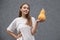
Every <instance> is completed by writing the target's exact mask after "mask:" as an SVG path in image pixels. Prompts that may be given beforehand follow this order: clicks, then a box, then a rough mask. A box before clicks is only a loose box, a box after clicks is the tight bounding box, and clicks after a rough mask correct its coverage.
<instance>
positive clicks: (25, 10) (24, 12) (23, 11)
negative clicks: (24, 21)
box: [21, 4, 30, 15]
mask: <svg viewBox="0 0 60 40" xmlns="http://www.w3.org/2000/svg"><path fill="white" fill-rule="evenodd" d="M29 11H30V10H29V6H28V5H27V4H24V5H23V6H22V8H21V12H22V13H23V14H25V15H26V14H28V13H29Z"/></svg>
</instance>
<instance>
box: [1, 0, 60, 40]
mask: <svg viewBox="0 0 60 40" xmlns="http://www.w3.org/2000/svg"><path fill="white" fill-rule="evenodd" d="M24 2H27V3H29V4H30V8H31V9H30V10H31V11H30V14H31V15H32V16H33V17H35V18H36V19H37V16H38V14H39V11H40V10H41V8H44V9H45V10H46V16H47V19H46V21H45V22H43V23H39V24H38V30H37V33H36V35H35V39H36V40H60V0H0V40H16V39H14V38H13V37H11V36H10V35H8V33H7V32H6V28H7V27H8V25H9V24H10V23H11V22H12V21H13V19H14V18H16V17H18V14H19V13H18V10H19V6H20V5H21V4H22V3H24Z"/></svg>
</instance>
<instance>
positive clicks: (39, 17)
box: [38, 8, 46, 21]
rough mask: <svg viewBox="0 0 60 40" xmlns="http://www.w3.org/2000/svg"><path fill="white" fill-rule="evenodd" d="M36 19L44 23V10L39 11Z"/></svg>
mask: <svg viewBox="0 0 60 40" xmlns="http://www.w3.org/2000/svg"><path fill="white" fill-rule="evenodd" d="M38 19H39V20H40V21H45V20H46V16H45V10H44V9H43V8H42V10H41V11H40V14H39V15H38Z"/></svg>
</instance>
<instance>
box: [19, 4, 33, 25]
mask: <svg viewBox="0 0 60 40" xmlns="http://www.w3.org/2000/svg"><path fill="white" fill-rule="evenodd" d="M25 4H27V5H28V6H29V10H30V5H29V4H28V3H23V4H22V5H21V6H20V9H21V8H22V6H23V5H25ZM29 13H30V11H29V12H28V14H26V18H27V20H28V21H27V22H26V24H27V25H30V26H32V20H31V16H30V15H29ZM21 16H22V12H21V10H19V17H21Z"/></svg>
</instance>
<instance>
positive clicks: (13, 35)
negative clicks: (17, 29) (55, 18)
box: [7, 31, 17, 39]
mask: <svg viewBox="0 0 60 40" xmlns="http://www.w3.org/2000/svg"><path fill="white" fill-rule="evenodd" d="M7 32H8V34H9V35H11V36H12V37H14V38H16V39H17V35H16V34H14V33H13V32H10V31H7Z"/></svg>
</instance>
